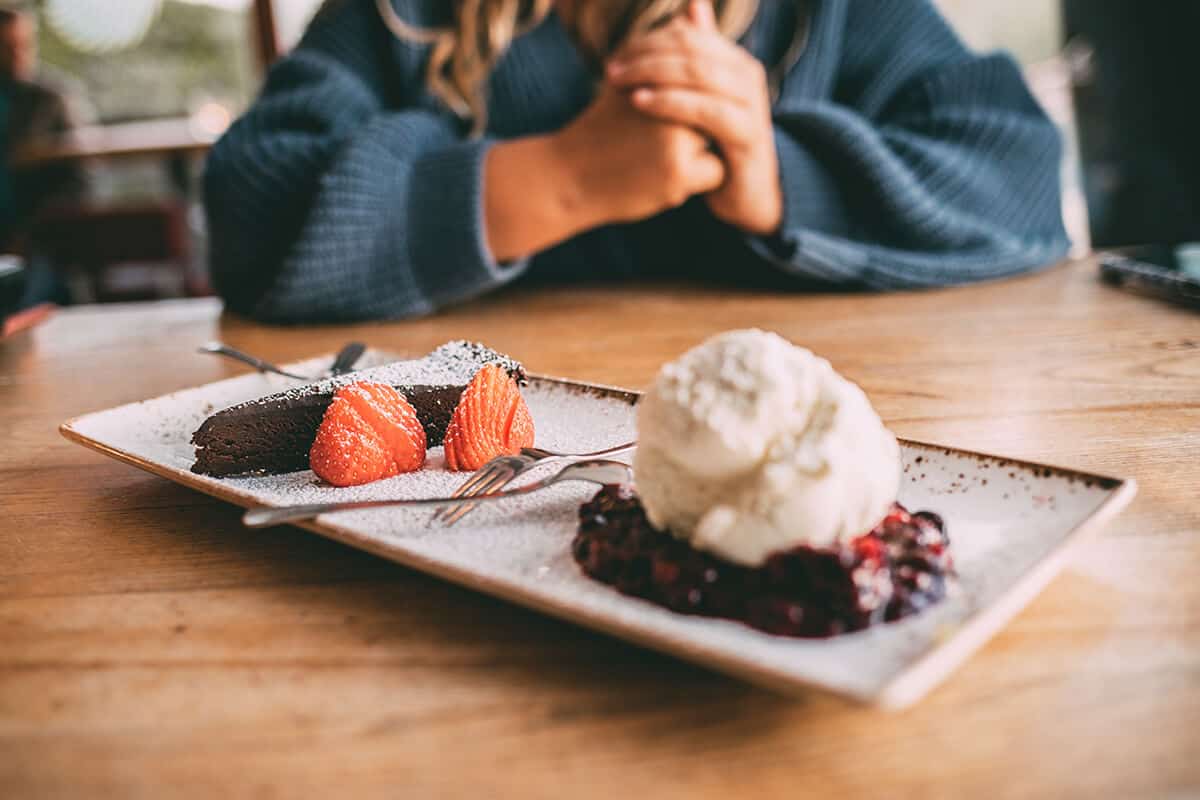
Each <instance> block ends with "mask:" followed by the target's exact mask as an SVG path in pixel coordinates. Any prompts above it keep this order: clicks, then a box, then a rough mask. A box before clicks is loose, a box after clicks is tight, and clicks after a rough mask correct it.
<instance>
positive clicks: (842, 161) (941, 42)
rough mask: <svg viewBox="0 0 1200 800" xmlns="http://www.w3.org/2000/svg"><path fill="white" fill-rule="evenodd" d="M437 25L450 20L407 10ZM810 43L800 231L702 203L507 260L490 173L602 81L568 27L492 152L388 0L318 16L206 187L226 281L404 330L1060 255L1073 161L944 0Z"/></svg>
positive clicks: (783, 17)
mask: <svg viewBox="0 0 1200 800" xmlns="http://www.w3.org/2000/svg"><path fill="white" fill-rule="evenodd" d="M393 2H394V3H395V5H396V9H397V11H398V12H399V13H400V14H401V15H402V16H403V17H404V18H405V19H407V20H409V21H411V22H414V23H416V24H427V25H428V24H439V23H443V24H444V23H445V22H446V19H445V18H444V15H445V8H447V7H448V6H449V3H447V2H446V1H445V0H393ZM801 5H802V6H803V8H804V11H803V13H804V14H806V15H807V17H808V21H807V25H808V40H807V45H806V47H805V49H804V51H803V53H802V55H801V56H800V58H799V60H798V61H796V63H795V64H794V65H793V66H792V67H791V68H790V69H789V70H788V72H787V74H786V76H785V77H784V78H783V80H782V84H781V88H780V92H779V97H778V99H777V101H776V103H775V107H774V122H775V139H776V146H777V150H778V154H779V170H780V179H781V182H782V186H783V194H784V206H785V208H784V222H783V226H782V229H781V230H780V231H779V233H778V234H777V235H775V236H772V237H756V236H749V235H746V234H743V233H742V232H740V231H738V230H736V229H734V228H731V227H730V226H728V225H725V224H724V223H721V222H719V221H717V220H716V219H715V218H714V217H712V215H711V214H710V213H709V212H708V210H707V208H706V206H705V205H704V203H703V202H701V201H699V200H697V199H693V200H692V201H690V202H688V203H687V204H685V205H684V206H682V207H681V208H678V209H674V210H672V211H669V212H667V213H664V214H661V215H659V216H657V217H654V218H652V219H648V220H645V221H642V222H639V223H635V224H628V225H614V226H609V227H603V228H598V229H596V230H593V231H590V232H588V233H585V234H583V235H580V236H578V237H576V238H574V239H572V240H570V241H567V242H565V243H563V244H561V245H559V246H556V247H553V248H551V249H549V250H546V251H545V252H542V253H538V254H537V255H535V256H534V257H532V258H530V259H527V260H522V261H519V262H514V263H503V264H500V263H497V262H496V261H495V260H494V259H493V258H492V257H491V255H490V254H489V252H488V250H487V246H486V242H485V237H484V233H483V229H484V226H483V220H482V213H483V211H482V186H481V184H482V162H483V159H484V157H485V154H486V153H487V150H488V148H489V147H491V146H492V145H493V144H494V143H495V142H497V141H499V140H503V139H506V138H510V137H516V136H522V135H527V134H532V133H541V132H547V131H552V130H557V129H559V128H561V127H562V126H563V125H564V124H565V123H567V122H568V121H569V120H571V119H572V118H573V117H574V116H575V115H576V114H578V113H579V112H580V111H581V110H582V109H583V108H584V107H585V106H586V105H587V103H588V102H589V99H590V97H591V96H592V93H593V90H594V81H595V78H594V76H593V75H592V74H591V73H589V71H588V69H587V67H586V66H585V64H584V62H583V61H582V60H581V59H580V57H579V56H578V55H577V53H576V52H575V49H574V47H573V45H572V44H571V42H570V40H569V38H568V36H567V35H566V33H565V32H564V30H563V27H562V25H561V23H560V22H559V21H558V20H557V18H555V17H554V16H553V15H551V16H550V17H549V18H548V19H547V20H546V21H545V22H544V23H542V24H541V25H540V26H539V27H537V28H535V29H534V30H532V31H531V32H529V33H527V34H525V35H524V36H522V37H520V38H519V39H517V41H515V42H514V43H513V46H512V48H511V49H510V50H509V51H508V53H507V54H506V55H505V56H504V58H503V59H502V61H501V62H500V64H499V65H498V66H497V68H496V69H495V71H494V72H493V74H492V76H491V79H490V82H489V86H488V92H489V94H488V97H489V103H488V110H489V113H488V128H487V131H486V134H485V135H484V136H482V137H478V138H470V137H469V136H467V135H466V132H465V130H464V127H463V125H462V124H461V123H460V122H459V121H457V120H456V119H455V118H454V117H453V115H452V114H450V113H449V111H447V110H446V109H445V108H444V107H443V106H441V105H440V104H439V103H438V101H437V100H435V99H434V98H433V97H432V96H431V95H430V94H429V93H428V92H427V91H426V90H425V88H424V80H423V67H424V62H425V59H426V55H427V50H426V48H425V47H424V46H421V45H415V44H412V43H408V42H403V41H400V40H398V39H396V38H395V37H394V36H393V35H392V34H391V33H390V32H388V31H387V29H386V28H385V27H384V25H383V23H382V21H381V20H380V19H379V17H378V15H377V12H376V9H375V6H374V0H342V2H340V3H335V4H333V5H331V6H330V7H329V8H328V9H326V10H325V11H323V12H322V13H321V14H319V15H318V17H317V19H316V20H315V21H314V22H313V24H312V25H311V26H310V28H309V30H308V32H307V33H306V34H305V36H304V39H303V41H302V42H301V43H300V45H299V46H298V47H297V48H296V49H295V50H294V51H293V52H292V53H290V54H289V55H288V56H287V57H286V58H284V59H282V60H281V61H280V62H279V63H278V64H276V65H275V66H274V67H272V69H271V71H270V74H269V75H268V77H267V81H266V86H265V88H264V89H263V91H262V94H261V96H260V97H259V98H258V99H257V100H256V101H255V103H254V104H253V106H252V107H251V108H250V109H249V111H247V113H246V114H245V115H244V116H243V117H242V118H241V119H239V120H238V121H237V122H236V123H235V124H234V125H233V126H232V127H231V128H230V129H229V131H228V133H226V135H225V136H224V137H223V138H222V139H221V140H220V141H219V142H218V143H217V145H216V146H215V147H214V149H213V151H212V154H211V156H210V158H209V161H208V166H207V171H206V175H205V205H206V208H207V212H208V220H209V227H210V236H211V267H212V274H213V280H214V283H215V285H216V287H217V289H218V291H219V292H220V293H221V294H222V295H223V296H224V297H225V299H226V302H227V304H228V306H229V307H230V308H231V309H233V310H235V311H238V312H241V313H244V314H248V315H251V316H255V317H258V318H260V319H266V320H274V321H302V320H349V319H362V318H372V317H376V318H378V317H403V316H410V315H415V314H424V313H428V312H431V311H433V310H435V309H437V308H439V307H442V306H446V305H449V304H452V303H456V302H460V301H462V300H465V299H467V298H470V297H473V296H476V295H479V294H481V293H484V292H487V291H489V290H492V289H495V288H497V287H500V286H503V285H505V284H509V283H512V282H514V281H518V280H523V281H532V280H543V281H566V280H600V281H612V280H620V279H622V278H627V277H631V276H641V275H646V276H661V275H669V276H675V277H680V276H685V277H690V278H696V279H704V280H727V281H736V282H738V283H755V284H759V285H764V284H765V285H773V286H779V287H782V288H804V287H812V286H814V285H827V286H829V285H832V286H839V287H850V288H871V289H892V288H902V287H924V286H940V285H945V284H953V283H963V282H968V281H977V280H984V279H988V278H997V277H1001V276H1005V275H1010V274H1013V273H1017V272H1021V271H1024V270H1028V269H1031V268H1034V267H1037V266H1039V265H1043V264H1047V263H1050V262H1053V261H1054V260H1056V259H1058V258H1060V257H1061V256H1062V255H1063V254H1064V253H1065V252H1066V249H1067V241H1066V236H1065V234H1064V232H1063V228H1062V224H1061V217H1060V210H1059V209H1060V207H1059V184H1058V174H1059V172H1058V164H1059V155H1060V145H1059V140H1058V136H1057V134H1056V131H1055V129H1054V127H1053V125H1052V124H1051V123H1050V122H1049V121H1048V120H1047V119H1046V117H1045V115H1044V114H1043V113H1042V111H1041V110H1040V108H1039V107H1038V106H1037V104H1036V103H1035V102H1034V100H1033V99H1032V97H1031V96H1030V94H1029V92H1028V90H1027V89H1026V87H1025V85H1024V83H1023V82H1022V79H1021V75H1020V73H1019V71H1018V69H1017V67H1016V65H1015V64H1014V63H1013V61H1012V59H1011V58H1009V57H1007V56H1005V55H986V56H979V55H975V54H973V53H971V52H969V51H968V50H966V49H965V48H964V46H963V45H962V43H961V42H960V41H959V40H958V38H957V37H956V36H955V35H954V33H953V32H952V31H951V30H950V28H949V27H948V26H947V25H946V23H945V21H944V20H943V19H942V18H941V17H940V16H939V15H938V13H937V12H936V11H935V10H934V8H933V7H932V6H931V5H930V4H929V2H928V1H927V0H818V1H815V2H814V1H813V0H809V1H808V2H804V3H802V4H801ZM796 15H797V10H796V6H795V5H793V3H792V2H789V1H788V0H763V3H762V8H761V10H760V12H759V15H758V18H757V19H756V21H755V23H754V25H753V26H752V28H751V30H750V31H749V32H748V34H747V36H746V39H745V41H744V44H746V46H747V47H749V48H750V49H751V51H752V52H754V54H755V55H756V56H757V57H759V58H760V59H761V60H762V61H763V62H764V63H765V64H767V65H774V64H776V63H778V62H779V61H780V60H781V59H782V58H783V56H784V53H785V51H786V50H787V47H788V45H789V43H790V42H791V41H792V38H793V33H794V31H795V30H796V23H797V19H796Z"/></svg>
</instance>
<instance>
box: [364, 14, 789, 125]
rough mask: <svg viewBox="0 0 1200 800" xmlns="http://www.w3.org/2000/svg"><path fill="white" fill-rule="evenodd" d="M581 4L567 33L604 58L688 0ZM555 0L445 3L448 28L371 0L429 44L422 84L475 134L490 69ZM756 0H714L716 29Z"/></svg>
mask: <svg viewBox="0 0 1200 800" xmlns="http://www.w3.org/2000/svg"><path fill="white" fill-rule="evenodd" d="M575 2H577V3H578V4H579V6H578V9H577V10H576V14H575V19H574V20H573V23H574V24H573V25H572V29H571V33H572V35H573V36H574V38H575V41H576V43H577V44H578V45H579V46H580V47H582V48H583V49H584V50H585V51H586V52H587V53H588V54H590V55H591V56H593V57H595V58H598V59H601V60H602V59H604V58H606V57H607V56H609V55H610V54H611V53H613V52H614V51H616V49H617V48H618V47H620V45H621V43H622V42H623V41H624V40H625V39H626V38H628V37H629V36H633V35H637V34H640V33H645V32H646V31H649V30H652V29H653V28H655V27H657V26H659V25H662V24H663V23H665V22H667V21H669V20H671V19H672V18H674V17H675V16H677V15H678V14H680V13H682V12H683V11H684V10H685V9H686V8H687V3H688V0H575ZM554 3H555V0H452V2H450V0H448V2H447V5H452V6H453V11H452V18H451V19H452V21H451V23H450V25H448V26H446V27H440V28H421V27H417V26H415V25H411V24H409V23H407V22H405V21H404V20H403V19H401V18H400V16H399V15H398V14H397V13H396V10H395V9H394V8H393V7H392V3H391V0H375V4H376V6H377V7H378V9H379V15H380V17H381V18H382V19H383V22H384V24H385V25H386V26H387V27H388V28H389V29H390V30H391V31H392V33H394V34H395V35H396V36H398V37H400V38H402V39H405V40H408V41H411V42H418V43H423V44H428V45H430V54H429V64H428V70H427V73H426V76H425V77H426V82H427V84H428V87H429V91H430V92H431V93H432V94H433V95H434V96H435V97H437V98H438V99H439V100H441V101H442V102H443V103H445V104H446V106H447V107H449V108H450V109H451V110H452V111H453V112H454V113H455V114H457V115H458V116H459V117H460V118H462V119H464V120H470V121H471V123H472V127H473V130H474V132H475V133H479V132H481V131H482V130H483V128H484V126H485V125H486V124H487V119H486V115H487V98H486V97H485V95H484V87H485V84H486V82H487V77H488V75H489V74H490V73H491V71H492V68H493V67H494V66H495V65H496V62H498V61H499V60H500V57H501V56H503V55H504V52H505V51H506V50H507V49H508V47H509V45H511V44H512V42H513V40H514V39H516V38H517V37H518V36H520V35H521V34H523V33H525V32H526V31H528V30H530V29H532V28H534V27H536V26H537V25H538V24H539V23H541V22H542V21H543V20H544V19H545V18H546V15H547V14H549V13H550V11H551V9H553V8H554ZM758 5H759V0H714V2H713V8H714V10H715V12H716V17H717V26H718V28H719V29H720V31H721V33H723V34H724V35H725V36H728V37H729V38H731V39H738V38H740V37H741V36H742V35H743V34H744V33H745V32H746V30H747V29H748V28H749V27H750V23H751V22H752V21H753V20H754V15H755V14H756V13H757V11H758ZM802 48H803V32H802V29H801V30H798V31H797V36H796V40H795V41H794V42H793V45H792V48H791V50H790V51H789V54H788V55H787V57H786V59H787V60H790V61H793V62H794V61H795V58H796V57H798V55H799V50H800V49H802Z"/></svg>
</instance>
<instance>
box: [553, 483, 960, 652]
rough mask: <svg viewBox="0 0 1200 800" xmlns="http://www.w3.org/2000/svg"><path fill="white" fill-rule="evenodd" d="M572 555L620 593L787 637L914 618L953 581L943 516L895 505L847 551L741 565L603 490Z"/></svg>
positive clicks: (623, 494) (629, 496) (590, 506)
mask: <svg viewBox="0 0 1200 800" xmlns="http://www.w3.org/2000/svg"><path fill="white" fill-rule="evenodd" d="M571 550H572V553H573V554H574V556H575V560H576V561H577V562H579V565H580V566H581V567H582V568H583V571H584V572H586V573H587V574H588V575H590V576H591V577H593V578H595V579H596V580H599V581H603V582H604V583H608V584H611V585H612V586H614V587H615V588H616V589H618V590H619V591H621V592H624V593H625V594H629V595H634V596H636V597H642V598H645V599H647V600H651V601H653V602H655V603H658V604H660V605H664V606H666V607H667V608H670V609H672V610H674V611H679V612H682V613H685V614H702V615H705V616H711V617H726V618H729V619H735V620H741V621H742V622H745V623H746V624H748V625H751V626H753V627H755V628H759V629H760V630H764V631H767V632H768V633H774V634H780V635H784V636H804V637H823V636H833V635H836V634H839V633H846V632H849V631H857V630H862V629H863V628H866V627H868V626H869V625H872V624H875V623H877V622H891V621H892V620H897V619H900V618H901V617H906V616H909V615H910V614H915V613H917V612H918V611H921V610H922V609H925V608H928V607H929V606H930V605H932V604H934V603H936V602H937V601H938V600H940V599H942V597H944V596H945V594H946V589H947V586H948V583H949V581H950V580H951V579H952V576H953V565H952V563H951V559H950V552H949V539H948V538H947V537H946V529H945V524H944V523H943V522H942V518H941V517H939V516H938V515H937V514H934V513H932V512H930V511H920V512H917V513H915V514H910V513H909V512H908V511H907V510H906V509H905V508H904V507H903V506H901V505H899V504H898V503H897V504H895V505H893V506H892V509H891V511H890V512H889V513H888V515H887V517H886V518H885V519H884V520H883V521H882V522H880V523H879V525H878V526H876V528H875V529H874V530H872V531H870V532H869V533H866V534H864V535H862V536H860V537H858V538H857V539H854V540H852V541H850V542H849V543H846V544H842V545H835V546H834V547H833V548H830V549H814V548H811V547H807V546H801V547H796V548H793V549H791V550H784V551H781V552H778V553H775V554H773V555H772V556H771V557H770V558H769V559H768V560H767V562H766V563H765V564H763V565H762V566H761V567H744V566H741V565H739V564H733V563H731V562H728V561H724V560H722V559H720V558H717V557H716V556H713V555H710V554H708V553H705V552H703V551H701V550H696V549H694V548H692V547H691V546H690V545H688V544H687V543H686V542H683V541H681V540H679V539H676V538H675V537H674V536H671V535H670V534H668V533H664V532H663V531H660V530H658V529H656V528H655V527H654V526H652V525H651V524H650V522H649V520H647V519H646V513H645V511H644V510H643V509H642V504H641V501H640V500H639V499H638V497H637V494H636V493H635V492H634V490H633V488H632V487H629V486H605V487H604V488H603V489H601V490H600V491H599V492H598V493H597V494H596V496H595V497H593V498H592V499H591V500H590V501H588V502H587V503H584V504H583V505H582V506H581V507H580V509H579V531H578V533H577V534H576V536H575V540H574V542H573V543H572V547H571Z"/></svg>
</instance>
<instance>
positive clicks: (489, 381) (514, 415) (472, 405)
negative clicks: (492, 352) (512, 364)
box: [446, 364, 533, 470]
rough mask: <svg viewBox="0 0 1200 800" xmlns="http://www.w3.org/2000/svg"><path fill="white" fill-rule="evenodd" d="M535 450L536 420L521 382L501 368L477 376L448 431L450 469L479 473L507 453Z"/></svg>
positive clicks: (490, 367) (485, 369) (484, 370)
mask: <svg viewBox="0 0 1200 800" xmlns="http://www.w3.org/2000/svg"><path fill="white" fill-rule="evenodd" d="M522 447H533V417H532V416H530V414H529V407H528V406H527V405H525V398H523V397H521V390H520V389H519V388H518V387H517V382H516V381H515V380H513V379H512V377H511V376H509V374H508V373H507V372H506V371H505V370H504V369H503V368H502V367H500V366H499V365H497V364H488V365H487V366H485V367H483V368H482V369H480V370H479V372H476V373H475V377H474V378H472V379H471V383H470V384H468V385H467V388H466V389H464V390H463V393H462V397H461V398H460V399H459V401H458V406H457V407H456V408H455V409H454V415H453V416H451V417H450V425H449V427H448V428H446V466H448V467H449V468H450V469H453V470H475V469H479V468H480V467H482V466H483V465H484V464H486V463H487V462H488V461H490V460H491V459H493V458H495V457H496V456H499V455H504V454H506V453H509V454H515V453H517V452H520V450H521V448H522Z"/></svg>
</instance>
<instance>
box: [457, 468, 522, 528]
mask: <svg viewBox="0 0 1200 800" xmlns="http://www.w3.org/2000/svg"><path fill="white" fill-rule="evenodd" d="M515 477H516V474H515V473H509V474H504V473H502V472H500V471H497V472H496V474H495V475H493V476H492V479H491V480H489V481H488V482H487V483H485V484H483V485H482V486H480V487H479V488H478V490H477V491H474V492H472V493H471V494H472V496H473V497H478V496H479V495H483V494H491V493H492V492H496V491H499V490H500V489H503V488H504V487H505V486H507V485H508V484H509V483H511V482H512V480H513V478H515ZM478 507H479V503H460V504H459V505H458V506H456V507H454V508H446V507H445V506H443V508H446V511H447V513H445V514H443V515H442V516H441V517H439V519H440V520H441V521H442V524H443V526H444V527H447V528H449V527H450V526H452V525H454V523H456V522H458V521H459V520H460V519H462V518H463V517H465V516H466V515H467V514H470V513H471V512H472V511H473V510H475V509H476V508H478Z"/></svg>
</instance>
